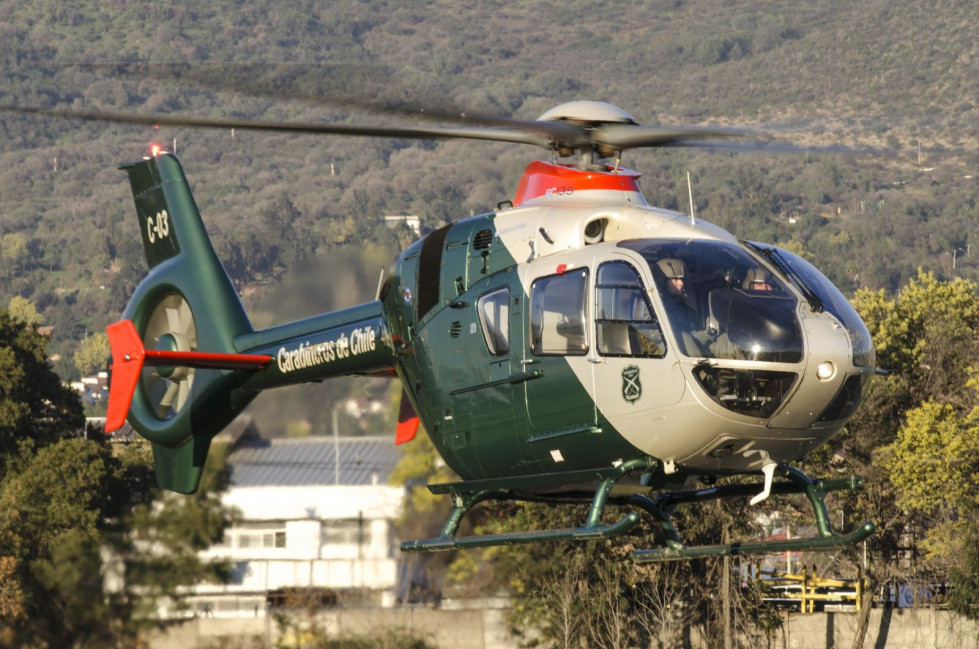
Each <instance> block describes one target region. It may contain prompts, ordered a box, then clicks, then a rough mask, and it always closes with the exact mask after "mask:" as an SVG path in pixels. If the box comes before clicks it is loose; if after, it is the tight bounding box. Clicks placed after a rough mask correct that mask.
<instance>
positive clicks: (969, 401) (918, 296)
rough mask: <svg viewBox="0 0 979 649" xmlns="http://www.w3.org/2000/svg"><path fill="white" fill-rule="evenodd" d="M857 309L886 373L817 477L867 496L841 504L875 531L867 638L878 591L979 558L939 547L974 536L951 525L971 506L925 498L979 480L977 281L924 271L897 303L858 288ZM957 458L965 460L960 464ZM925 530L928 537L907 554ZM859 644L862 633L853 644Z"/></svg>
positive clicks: (816, 459) (870, 547)
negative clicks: (834, 477) (842, 477)
mask: <svg viewBox="0 0 979 649" xmlns="http://www.w3.org/2000/svg"><path fill="white" fill-rule="evenodd" d="M853 304H854V306H855V308H856V309H857V310H858V312H859V313H860V315H861V317H862V318H863V320H864V322H865V323H866V324H867V328H868V329H869V330H870V333H871V335H872V337H873V340H874V346H875V349H876V352H877V365H878V367H880V368H882V369H885V370H887V371H888V374H887V376H884V377H878V378H877V379H875V381H874V382H873V383H872V385H871V387H870V389H869V391H868V394H867V397H866V399H865V400H864V403H863V405H862V406H861V407H860V409H859V410H858V411H857V413H856V414H855V416H854V417H853V419H851V420H850V422H849V424H848V425H847V434H845V435H840V436H839V437H838V438H837V439H835V440H834V441H833V442H832V443H831V444H830V445H828V446H827V447H825V448H823V449H821V451H820V452H818V453H815V454H813V456H812V457H811V461H812V465H813V466H814V467H816V470H818V471H825V472H829V473H833V472H837V473H843V472H852V473H856V474H858V475H862V476H863V477H864V489H863V490H862V491H861V492H859V493H857V494H840V495H838V496H837V499H838V500H841V501H842V504H841V506H842V507H843V509H844V510H845V511H847V512H848V513H849V514H850V516H851V519H853V520H855V519H862V520H871V521H874V522H875V523H876V524H877V531H876V532H875V533H874V534H873V535H872V536H871V537H870V538H869V539H868V540H867V543H866V549H867V559H868V561H869V565H868V566H867V568H868V569H867V571H866V573H865V574H866V575H867V577H868V578H869V580H870V584H869V587H868V588H867V589H866V590H865V593H866V595H865V597H866V599H865V602H864V604H866V606H864V607H863V608H862V609H861V617H860V621H859V627H858V628H859V629H861V630H864V631H865V629H866V625H867V623H868V621H869V617H868V616H869V609H870V606H869V605H870V604H871V601H872V598H873V597H874V594H875V593H876V592H877V591H878V589H879V588H880V587H882V586H886V585H890V586H897V585H898V584H900V583H914V582H915V581H917V580H929V581H930V580H932V579H936V578H937V579H939V580H944V579H945V577H946V576H954V575H955V574H957V573H961V574H971V573H969V572H968V570H969V568H968V566H969V565H971V563H970V562H974V561H975V560H976V559H975V557H973V556H971V553H970V552H964V553H958V554H956V553H955V552H954V551H953V550H952V546H950V545H948V544H945V543H941V542H940V541H941V539H942V538H943V537H945V536H947V535H948V533H949V532H950V531H951V530H952V529H953V528H954V529H956V531H957V533H958V534H960V535H963V536H960V538H967V537H968V535H969V534H974V533H975V531H974V530H972V529H963V528H962V527H955V526H953V527H949V526H950V525H952V520H953V519H957V520H958V521H959V522H958V523H956V525H959V526H961V525H962V524H963V516H965V517H966V518H968V519H970V520H974V519H975V517H974V514H969V512H970V507H971V504H970V503H969V501H967V500H962V499H956V498H952V499H950V501H949V503H948V505H947V506H941V507H938V506H936V504H935V503H934V502H933V501H930V500H928V499H927V498H926V497H925V495H926V493H927V491H928V489H934V490H935V493H934V497H935V498H939V497H944V494H945V492H946V491H949V490H951V491H952V495H953V496H954V495H955V493H956V490H958V489H960V488H961V487H962V486H963V485H971V484H972V483H973V482H974V473H972V474H971V475H970V473H969V472H970V468H969V467H970V462H973V460H972V459H970V458H971V455H970V454H971V453H972V451H971V450H970V449H971V448H972V445H973V444H974V443H975V442H974V441H972V439H971V436H974V435H975V433H974V431H972V427H973V426H974V425H975V424H974V421H973V420H972V419H970V418H971V417H972V415H971V414H970V413H971V412H972V410H973V408H974V407H975V405H976V402H975V392H974V390H973V389H972V387H971V386H970V383H969V378H970V376H971V375H972V374H971V373H970V370H969V367H970V365H971V364H973V363H975V361H974V359H975V358H976V352H977V351H979V296H977V293H976V285H975V283H973V282H969V281H965V280H962V279H955V280H952V281H941V280H939V279H937V278H936V277H935V275H934V274H933V273H926V272H924V271H920V270H919V272H918V274H917V277H916V278H914V279H912V280H910V281H909V282H908V284H907V285H906V286H905V287H904V288H903V289H902V290H901V291H900V292H899V293H898V294H897V295H896V296H895V297H894V298H893V299H889V298H888V297H887V295H886V293H885V292H884V291H869V290H861V291H858V292H857V294H856V296H855V298H854V300H853ZM949 447H951V448H949ZM953 452H954V453H957V454H958V453H961V454H963V456H962V457H958V458H956V459H954V461H953V457H952V455H951V453H953ZM945 462H951V463H950V464H945ZM971 471H973V472H974V471H975V469H974V468H973V469H971ZM950 475H951V476H958V481H956V480H955V479H953V478H951V477H950ZM963 481H964V482H963ZM858 522H859V520H858ZM920 526H924V527H925V528H927V529H929V532H927V533H926V536H925V542H924V543H923V544H922V546H921V548H917V547H911V548H910V549H911V553H910V556H909V553H908V552H907V550H908V549H909V545H913V543H914V540H915V530H916V529H917V528H918V527H920ZM973 547H974V546H973ZM939 548H944V549H941V550H940V549H939ZM919 549H921V550H924V551H925V553H926V556H927V557H931V559H930V560H928V561H926V562H925V564H924V565H920V564H919V562H918V561H917V560H916V558H915V557H916V556H917V552H918V550H919ZM849 552H850V553H851V559H852V560H853V561H854V563H856V562H857V561H860V560H862V559H861V558H858V557H857V556H856V552H855V550H853V549H850V550H849ZM943 561H944V563H943ZM973 592H975V591H974V590H973ZM977 601H979V600H977ZM862 642H863V632H859V633H858V634H857V636H856V639H855V641H854V646H855V647H858V646H860V645H861V644H862Z"/></svg>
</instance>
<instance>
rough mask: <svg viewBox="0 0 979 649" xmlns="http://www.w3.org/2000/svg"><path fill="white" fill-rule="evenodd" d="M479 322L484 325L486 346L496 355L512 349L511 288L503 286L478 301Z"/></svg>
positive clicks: (501, 354)
mask: <svg viewBox="0 0 979 649" xmlns="http://www.w3.org/2000/svg"><path fill="white" fill-rule="evenodd" d="M476 310H477V311H478V313H479V323H480V324H481V325H482V327H483V339H484V340H485V341H486V348H487V349H489V352H490V353H491V354H493V355H494V356H503V355H504V354H506V353H508V352H509V351H510V289H509V288H508V287H506V286H504V287H503V288H500V289H497V290H495V291H492V292H491V293H487V294H486V295H484V296H482V297H480V298H479V301H478V302H477V303H476Z"/></svg>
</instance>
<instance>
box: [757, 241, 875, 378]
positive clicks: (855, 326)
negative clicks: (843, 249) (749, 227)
mask: <svg viewBox="0 0 979 649" xmlns="http://www.w3.org/2000/svg"><path fill="white" fill-rule="evenodd" d="M747 245H749V246H751V248H752V249H753V250H755V251H756V252H758V254H760V255H762V256H763V257H765V258H766V259H768V260H769V261H771V262H772V264H773V265H775V266H776V267H777V268H780V269H783V271H784V272H785V274H786V276H787V277H788V278H789V279H790V280H791V281H792V282H794V283H795V284H796V286H797V287H798V288H799V290H800V291H801V292H802V293H803V295H806V296H807V299H808V300H809V303H810V304H812V305H813V308H814V309H817V308H818V309H819V310H822V309H825V310H826V311H829V312H830V313H832V314H833V315H834V316H836V318H837V319H838V320H839V321H840V322H841V323H842V324H843V326H844V327H845V328H846V331H847V333H848V334H849V335H850V344H851V346H852V347H853V364H854V365H856V366H857V367H873V366H874V365H875V364H876V359H875V356H874V342H873V339H872V338H871V337H870V332H869V331H867V326H866V325H865V324H864V323H863V320H861V319H860V316H859V315H858V314H857V312H856V311H855V310H854V309H853V307H852V306H850V303H849V302H847V301H846V298H845V297H843V294H842V293H840V291H839V289H837V288H836V287H835V286H833V283H832V282H830V281H829V280H828V279H826V277H825V276H824V275H823V274H822V273H821V272H819V270H817V269H816V267H815V266H813V265H812V264H810V263H809V262H808V261H806V260H805V259H803V258H802V257H800V256H798V255H795V254H793V253H791V252H789V251H788V250H782V249H781V248H776V247H774V246H766V245H764V244H760V243H753V242H747Z"/></svg>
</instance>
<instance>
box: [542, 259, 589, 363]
mask: <svg viewBox="0 0 979 649" xmlns="http://www.w3.org/2000/svg"><path fill="white" fill-rule="evenodd" d="M587 287H588V271H587V270H585V269H582V270H573V271H567V272H565V273H562V274H560V275H551V276H549V277H542V278H540V279H538V280H536V281H534V283H533V285H532V286H531V288H530V313H531V316H530V350H531V351H532V352H533V353H534V354H535V355H537V356H548V355H560V356H583V355H585V354H587V353H588V342H587V338H586V336H585V294H586V290H587Z"/></svg>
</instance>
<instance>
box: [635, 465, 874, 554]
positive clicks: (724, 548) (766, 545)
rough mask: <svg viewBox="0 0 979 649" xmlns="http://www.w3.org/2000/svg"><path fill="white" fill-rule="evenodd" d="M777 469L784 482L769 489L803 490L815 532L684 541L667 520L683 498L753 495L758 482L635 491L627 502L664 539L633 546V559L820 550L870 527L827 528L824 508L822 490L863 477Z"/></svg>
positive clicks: (860, 536) (844, 487)
mask: <svg viewBox="0 0 979 649" xmlns="http://www.w3.org/2000/svg"><path fill="white" fill-rule="evenodd" d="M779 471H780V472H781V473H782V474H783V475H784V476H785V477H786V478H788V481H787V482H780V483H777V484H773V485H772V493H777V494H786V493H804V494H806V497H807V498H808V499H809V504H810V505H812V508H813V514H814V515H815V518H816V530H817V532H818V535H817V536H813V537H809V538H800V539H788V540H785V541H756V542H752V543H731V544H727V545H700V546H690V547H687V546H684V545H683V541H682V540H681V539H680V535H679V533H678V532H677V530H676V527H674V525H673V521H672V519H671V518H670V514H671V513H672V511H673V509H674V508H675V507H676V506H677V505H679V504H683V503H698V502H705V501H708V500H717V499H721V498H739V497H745V496H750V495H753V494H754V493H756V492H757V490H758V485H730V486H722V487H713V488H710V489H698V490H695V491H683V492H676V493H665V494H660V495H659V496H657V497H656V498H649V497H647V496H642V495H636V496H631V497H630V498H629V499H628V502H629V504H631V505H633V506H635V507H639V508H640V509H642V510H643V511H646V512H648V513H649V514H650V515H652V517H653V518H654V519H655V520H656V522H657V523H658V524H659V526H660V529H661V530H662V531H663V536H664V537H665V539H666V547H665V548H651V549H648V550H636V551H635V552H633V554H632V556H633V559H635V560H636V561H637V562H638V563H648V562H653V561H670V560H677V559H698V558H704V557H720V556H725V555H740V554H768V553H775V552H787V551H788V552H794V551H799V550H823V549H827V548H834V547H838V546H841V545H849V544H851V543H859V542H860V541H862V540H864V539H865V538H867V537H868V536H870V534H871V533H873V531H874V529H875V526H874V524H873V523H870V522H867V523H864V524H863V525H861V526H860V527H858V528H856V529H855V530H853V531H852V532H849V533H848V534H837V533H835V532H833V526H832V525H831V524H830V518H829V513H828V512H827V511H826V494H827V493H829V492H830V491H850V490H856V489H860V488H861V487H862V486H863V480H862V479H861V478H859V477H857V476H850V477H848V478H838V479H831V480H812V479H811V478H809V477H808V476H807V475H806V474H804V473H803V472H802V471H799V470H798V469H795V468H793V467H786V466H780V467H779Z"/></svg>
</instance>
